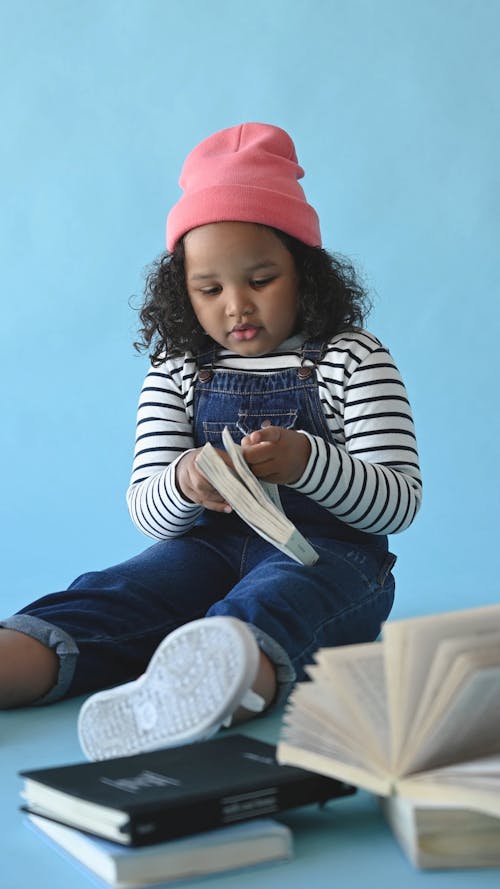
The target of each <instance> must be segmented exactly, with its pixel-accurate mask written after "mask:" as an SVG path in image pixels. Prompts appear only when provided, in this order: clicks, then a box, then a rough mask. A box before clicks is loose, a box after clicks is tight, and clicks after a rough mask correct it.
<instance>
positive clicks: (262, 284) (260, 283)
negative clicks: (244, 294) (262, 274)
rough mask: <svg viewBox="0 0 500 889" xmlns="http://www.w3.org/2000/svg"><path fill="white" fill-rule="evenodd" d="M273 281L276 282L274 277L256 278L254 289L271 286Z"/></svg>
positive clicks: (253, 283)
mask: <svg viewBox="0 0 500 889" xmlns="http://www.w3.org/2000/svg"><path fill="white" fill-rule="evenodd" d="M271 281H274V276H269V277H267V278H254V280H253V281H252V287H265V286H266V285H267V284H270V283H271Z"/></svg>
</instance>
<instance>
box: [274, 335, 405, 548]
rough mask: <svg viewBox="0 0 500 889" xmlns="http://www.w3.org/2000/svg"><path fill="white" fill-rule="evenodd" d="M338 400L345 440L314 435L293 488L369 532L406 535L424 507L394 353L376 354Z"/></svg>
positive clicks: (348, 377)
mask: <svg viewBox="0 0 500 889" xmlns="http://www.w3.org/2000/svg"><path fill="white" fill-rule="evenodd" d="M333 400H336V403H337V404H338V405H340V409H339V411H338V416H337V418H336V420H337V423H338V424H339V434H338V435H337V436H334V437H335V439H336V441H337V439H338V443H336V444H331V443H329V442H327V441H325V440H324V439H322V438H320V437H319V436H313V435H309V434H308V438H309V440H310V442H311V455H310V458H309V461H308V464H307V466H306V468H305V471H304V473H303V475H302V477H301V478H300V479H299V480H298V481H297V482H296V483H295V484H294V485H291V487H293V488H295V489H296V490H298V491H301V492H302V493H303V494H307V495H308V496H309V497H311V498H312V499H313V500H315V501H316V502H317V503H320V504H321V505H322V506H324V507H325V508H326V509H328V510H329V511H330V512H332V513H333V514H334V515H335V516H336V517H337V518H339V519H341V520H342V521H344V522H346V523H347V524H348V525H351V526H353V527H355V528H358V529H360V530H362V531H366V532H368V533H372V534H396V533H398V532H399V531H403V530H404V529H405V528H407V527H408V526H409V525H410V524H411V523H412V521H413V519H414V517H415V515H416V513H417V511H418V509H419V506H420V502H421V494H422V484H421V476H420V469H419V461H418V452H417V445H416V438H415V430H414V425H413V418H412V413H411V408H410V405H409V402H408V397H407V394H406V390H405V386H404V384H403V381H402V379H401V376H400V374H399V371H398V369H397V367H396V366H395V364H394V361H393V359H392V357H391V356H390V354H389V353H388V352H387V350H386V349H384V348H383V347H381V346H379V347H378V348H374V349H371V350H370V351H369V352H368V354H366V355H365V356H364V357H363V359H362V360H359V363H358V362H356V363H355V364H354V368H353V369H352V373H346V374H345V376H344V385H343V391H341V393H340V397H339V387H338V386H337V387H336V390H335V393H334V394H333V396H332V401H333ZM306 434H307V433H306Z"/></svg>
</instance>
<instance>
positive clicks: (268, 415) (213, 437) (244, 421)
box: [203, 405, 298, 448]
mask: <svg viewBox="0 0 500 889" xmlns="http://www.w3.org/2000/svg"><path fill="white" fill-rule="evenodd" d="M297 415H298V410H297V409H291V410H280V411H273V410H271V411H266V410H265V406H264V405H263V406H262V410H255V409H254V408H252V409H249V410H245V409H242V410H240V411H238V419H237V420H236V421H235V420H234V417H233V419H232V420H230V419H228V420H227V421H226V422H224V421H222V420H220V419H219V420H204V421H203V433H204V436H205V440H206V441H209V442H210V443H211V444H213V445H214V446H215V447H219V448H220V447H222V430H223V429H224V426H227V428H228V429H229V432H230V433H231V438H232V439H233V440H234V441H236V442H238V444H239V442H240V441H241V439H242V438H244V436H245V435H249V434H250V432H255V430H256V429H260V428H261V427H262V424H263V423H264V421H265V422H266V425H270V426H280V427H281V428H282V429H294V427H295V424H296V422H297Z"/></svg>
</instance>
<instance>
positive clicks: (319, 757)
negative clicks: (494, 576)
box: [278, 605, 500, 817]
mask: <svg viewBox="0 0 500 889" xmlns="http://www.w3.org/2000/svg"><path fill="white" fill-rule="evenodd" d="M315 661H316V663H315V664H314V665H312V666H311V667H308V668H307V673H308V674H309V676H310V678H311V679H312V682H304V683H299V684H298V685H297V686H296V688H295V689H294V691H293V692H292V696H291V699H290V702H289V706H288V712H287V713H286V715H285V721H284V723H285V724H284V728H283V731H282V737H281V740H280V743H279V745H278V759H279V761H280V762H281V763H288V764H294V765H298V766H301V767H302V768H310V769H313V770H314V771H315V772H323V774H325V775H330V776H333V777H336V778H340V779H343V780H344V781H349V782H350V783H352V784H356V785H358V786H360V787H363V788H365V789H367V790H370V791H372V792H374V793H376V794H378V795H381V796H383V797H389V796H391V795H397V796H399V797H401V798H403V799H406V800H411V801H412V802H413V804H415V805H417V806H425V805H428V804H429V805H434V806H443V807H450V806H451V807H455V808H456V809H468V810H470V811H475V812H482V813H484V814H486V815H490V816H496V817H500V605H490V606H484V607H482V608H473V609H469V610H464V611H454V612H449V613H445V614H436V615H430V616H425V617H415V618H409V619H406V620H399V621H390V622H388V623H386V624H385V625H384V628H383V640H382V641H381V642H374V643H368V644H361V645H346V646H343V647H341V648H329V649H321V650H320V651H319V652H318V653H317V655H316V657H315Z"/></svg>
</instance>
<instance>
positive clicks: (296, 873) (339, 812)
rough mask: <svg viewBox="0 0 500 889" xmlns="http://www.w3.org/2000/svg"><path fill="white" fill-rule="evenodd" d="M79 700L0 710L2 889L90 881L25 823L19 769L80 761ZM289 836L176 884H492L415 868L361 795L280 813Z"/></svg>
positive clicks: (261, 733) (485, 875)
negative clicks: (250, 863) (249, 862)
mask: <svg viewBox="0 0 500 889" xmlns="http://www.w3.org/2000/svg"><path fill="white" fill-rule="evenodd" d="M80 703H81V700H80V699H78V700H75V701H68V702H65V703H62V704H56V705H53V706H51V707H46V708H40V709H35V708H32V709H27V710H18V711H11V712H7V713H1V714H0V756H1V776H2V788H1V810H0V837H1V847H0V848H1V851H2V856H1V874H0V885H1V887H2V889H31V887H33V889H68V887H71V889H85V887H89V886H92V885H95V882H94V880H93V878H91V877H89V876H87V874H86V872H84V871H83V870H82V869H79V868H78V867H77V866H75V865H73V864H72V863H71V862H70V861H69V860H67V859H65V858H63V857H61V856H59V855H58V854H57V853H56V852H55V851H54V850H53V849H52V848H51V847H50V846H49V845H46V843H45V842H43V840H41V839H40V838H39V837H38V836H37V835H36V834H34V833H32V832H31V831H30V830H29V829H28V828H27V827H26V825H25V824H24V823H23V817H22V814H21V813H20V812H19V808H18V807H19V801H20V800H19V791H20V788H21V780H20V779H19V778H18V775H17V773H18V771H20V770H21V769H27V768H37V767H41V766H49V765H56V764H63V763H69V762H76V761H80V760H81V759H82V756H81V753H80V749H79V746H78V741H77V736H76V716H77V713H78V708H79V706H80ZM278 730H279V716H269V717H266V718H265V719H262V720H257V721H255V722H253V723H251V724H247V726H245V732H246V733H247V734H251V735H254V736H255V737H260V738H262V739H263V740H266V741H275V740H276V738H277V734H278ZM282 820H284V821H286V823H287V824H289V826H290V827H291V828H292V830H293V831H294V837H295V840H294V842H295V858H294V860H293V861H291V862H287V863H284V864H274V865H272V866H261V867H259V868H256V869H254V870H246V871H239V872H238V873H234V872H233V873H230V874H226V875H224V876H221V877H209V878H205V879H203V880H197V881H191V880H190V881H187V882H182V884H177V885H182V886H183V887H185V889H189V887H195V886H197V887H200V886H204V887H206V889H210V887H221V889H222V887H224V889H229V887H233V886H235V885H237V886H238V887H241V889H257V887H258V889H316V887H317V889H320V887H321V889H329V887H336V889H344V887H349V889H358V887H359V889H361V887H363V889H367V887H373V886H380V885H385V886H390V887H393V886H396V887H398V889H399V887H401V889H414V887H417V886H418V887H425V889H437V887H439V889H461V887H470V889H473V887H474V889H487V887H488V889H489V887H491V889H493V887H496V889H498V887H499V886H500V870H477V871H446V872H432V873H431V872H425V873H422V872H417V871H415V870H413V868H412V867H411V865H410V864H409V863H408V862H407V860H406V858H404V856H403V855H402V853H401V852H400V850H399V848H398V847H397V845H396V843H395V841H394V839H393V837H392V835H391V833H390V832H389V830H388V828H387V827H386V826H385V824H384V822H383V820H382V818H381V816H380V814H379V812H378V810H377V806H376V804H375V802H374V800H373V799H372V798H371V797H370V796H369V795H368V794H365V793H360V792H358V793H357V794H356V796H354V797H351V798H346V799H344V800H337V801H334V802H332V803H330V804H329V806H327V807H326V809H324V810H322V811H321V810H320V809H319V808H318V807H316V806H314V807H306V808H303V809H300V810H295V812H293V813H289V814H288V815H287V817H286V818H285V817H283V819H282Z"/></svg>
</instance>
